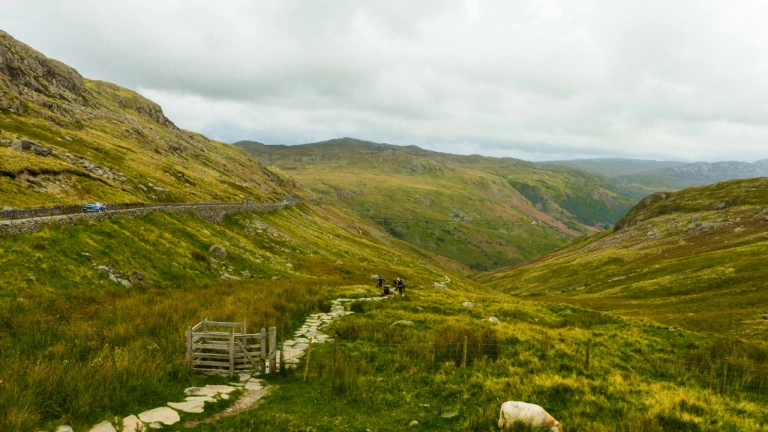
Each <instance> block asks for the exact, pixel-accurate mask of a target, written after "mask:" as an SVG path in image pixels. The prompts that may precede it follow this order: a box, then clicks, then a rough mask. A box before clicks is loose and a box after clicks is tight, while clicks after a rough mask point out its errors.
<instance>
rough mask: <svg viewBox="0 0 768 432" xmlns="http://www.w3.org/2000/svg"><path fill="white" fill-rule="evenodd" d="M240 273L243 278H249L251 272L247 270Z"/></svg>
mask: <svg viewBox="0 0 768 432" xmlns="http://www.w3.org/2000/svg"><path fill="white" fill-rule="evenodd" d="M242 275H243V279H250V278H251V277H252V276H251V272H249V271H248V270H246V271H244V272H242Z"/></svg>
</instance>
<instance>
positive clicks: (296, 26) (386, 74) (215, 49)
mask: <svg viewBox="0 0 768 432" xmlns="http://www.w3.org/2000/svg"><path fill="white" fill-rule="evenodd" d="M766 16H768V2H764V1H758V0H755V1H739V0H732V1H728V2H724V1H708V0H691V1H685V0H677V1H670V0H663V1H657V0H643V1H636V0H632V1H623V0H606V1H593V0H578V1H577V0H572V1H557V0H531V1H514V0H502V1H485V0H455V1H454V0H442V1H433V0H418V1H414V0H405V1H401V0H386V1H334V0H327V1H317V0H306V1H293V0H278V1H255V0H237V1H235V0H232V1H229V0H221V1H215V2H214V1H210V0H205V1H200V0H131V1H126V0H110V1H103V0H67V1H64V0H61V1H44V0H2V13H0V29H2V30H5V31H7V32H8V33H10V34H11V35H12V36H14V37H15V38H16V39H19V40H21V41H22V42H25V43H27V44H28V45H30V46H32V47H33V48H35V49H37V50H38V51H40V52H42V53H43V54H45V55H47V56H48V57H51V58H55V59H57V60H60V61H63V62H64V63H67V64H68V65H70V66H72V67H74V68H75V69H77V70H78V71H79V72H80V73H81V74H82V75H83V76H85V77H87V78H91V79H100V80H104V81H110V82H113V83H116V84H119V85H122V86H124V87H128V88H130V89H133V90H136V91H137V92H139V93H141V94H142V95H144V96H146V97H148V98H150V99H152V100H154V101H155V102H157V103H159V104H160V105H161V106H162V107H163V110H164V111H165V114H166V116H167V117H169V118H170V119H171V120H173V121H174V122H175V123H176V124H177V125H178V126H179V127H182V128H185V129H189V130H193V131H197V132H201V133H204V134H205V135H207V136H209V137H211V138H214V139H218V140H222V141H225V142H235V141H239V140H253V141H259V142H263V143H267V144H301V143H308V142H317V141H323V140H327V139H332V138H339V137H345V136H348V137H354V138H359V139H365V140H369V141H375V142H387V143H392V144H400V145H418V146H420V147H423V148H428V149H432V150H438V151H444V152H451V153H458V154H483V155H488V156H507V157H517V158H521V159H526V160H557V159H572V158H596V157H624V158H641V159H656V160H680V161H710V162H711V161H718V160H741V161H747V162H752V161H756V160H759V159H764V158H768V103H767V102H768V27H766V26H765V22H764V21H765V20H764V18H765V17H766Z"/></svg>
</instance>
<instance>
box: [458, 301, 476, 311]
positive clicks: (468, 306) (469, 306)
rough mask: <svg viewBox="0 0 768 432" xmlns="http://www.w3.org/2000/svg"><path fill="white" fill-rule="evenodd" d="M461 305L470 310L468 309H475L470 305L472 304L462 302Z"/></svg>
mask: <svg viewBox="0 0 768 432" xmlns="http://www.w3.org/2000/svg"><path fill="white" fill-rule="evenodd" d="M461 305H462V306H464V307H465V308H470V309H472V308H474V307H475V305H474V304H472V302H464V303H462V304H461Z"/></svg>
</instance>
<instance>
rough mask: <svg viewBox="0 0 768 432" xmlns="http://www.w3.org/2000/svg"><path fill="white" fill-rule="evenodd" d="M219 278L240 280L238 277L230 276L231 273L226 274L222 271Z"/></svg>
mask: <svg viewBox="0 0 768 432" xmlns="http://www.w3.org/2000/svg"><path fill="white" fill-rule="evenodd" d="M221 279H222V280H240V278H239V277H237V276H232V275H231V274H227V273H224V274H223V275H221Z"/></svg>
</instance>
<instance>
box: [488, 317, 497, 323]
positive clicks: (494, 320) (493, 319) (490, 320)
mask: <svg viewBox="0 0 768 432" xmlns="http://www.w3.org/2000/svg"><path fill="white" fill-rule="evenodd" d="M488 322H490V323H493V324H498V323H499V319H498V318H496V317H495V316H492V317H490V318H488Z"/></svg>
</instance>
